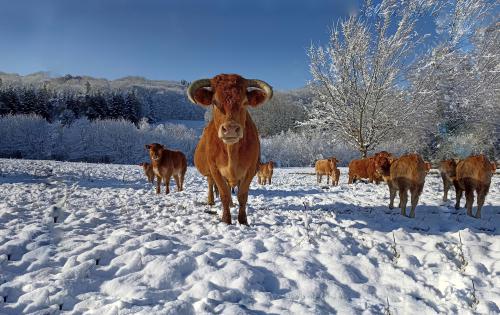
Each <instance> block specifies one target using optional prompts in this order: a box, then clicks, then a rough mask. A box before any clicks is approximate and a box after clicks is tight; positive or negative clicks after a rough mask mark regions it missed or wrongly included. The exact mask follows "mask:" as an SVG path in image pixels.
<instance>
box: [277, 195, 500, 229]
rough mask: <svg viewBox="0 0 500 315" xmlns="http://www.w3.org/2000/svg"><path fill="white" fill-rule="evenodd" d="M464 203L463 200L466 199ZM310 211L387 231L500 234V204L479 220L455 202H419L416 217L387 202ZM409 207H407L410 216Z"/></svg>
mask: <svg viewBox="0 0 500 315" xmlns="http://www.w3.org/2000/svg"><path fill="white" fill-rule="evenodd" d="M462 203H463V201H462ZM304 209H305V208H304V205H299V204H294V205H289V206H287V207H286V209H283V210H286V211H304ZM306 210H307V211H324V212H326V213H332V214H335V217H336V220H337V221H340V222H342V221H345V222H346V223H347V222H348V225H349V226H350V227H352V228H356V229H360V230H361V229H370V230H376V231H380V232H384V233H389V232H392V231H394V230H398V229H401V230H404V231H406V232H411V233H420V234H427V235H442V234H445V233H455V232H458V231H461V230H464V229H470V230H472V231H475V232H478V233H485V234H489V235H500V221H499V220H498V217H499V215H500V207H499V206H492V205H485V206H484V207H483V209H482V218H481V219H476V218H473V217H470V216H468V215H467V214H466V210H465V208H463V207H462V208H460V209H458V210H456V209H455V208H454V207H453V205H452V204H451V202H448V204H444V205H438V206H436V205H417V208H416V209H415V218H409V217H405V216H403V215H402V214H401V210H400V209H399V208H397V207H395V208H394V209H392V210H391V209H389V207H388V206H387V205H385V206H384V205H380V206H359V205H353V204H349V203H345V202H334V203H332V204H326V205H325V204H322V205H311V206H308V207H307V208H306ZM408 213H409V209H408V206H407V215H408Z"/></svg>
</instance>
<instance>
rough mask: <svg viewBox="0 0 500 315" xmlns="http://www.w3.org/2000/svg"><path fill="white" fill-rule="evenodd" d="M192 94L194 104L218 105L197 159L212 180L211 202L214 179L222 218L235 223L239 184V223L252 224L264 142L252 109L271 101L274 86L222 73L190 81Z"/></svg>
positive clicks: (196, 153)
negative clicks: (252, 196) (233, 202)
mask: <svg viewBox="0 0 500 315" xmlns="http://www.w3.org/2000/svg"><path fill="white" fill-rule="evenodd" d="M187 94H188V97H189V100H190V101H191V102H193V103H195V104H199V105H203V106H210V105H213V112H212V114H213V115H212V119H211V121H210V122H209V123H208V125H207V127H206V128H205V130H203V134H202V136H201V139H200V141H199V143H198V145H197V147H196V151H195V159H194V164H195V166H196V168H197V169H198V170H199V171H200V173H201V174H202V175H203V176H206V177H207V180H208V203H209V204H210V203H212V204H213V185H214V183H215V185H216V186H217V188H218V190H219V193H220V198H221V201H222V207H223V212H222V221H223V222H225V223H227V224H231V213H230V211H229V207H230V199H231V191H230V187H233V186H238V201H239V213H238V222H239V223H240V224H248V222H247V215H246V204H247V200H248V190H249V187H250V183H251V182H252V179H253V177H254V176H255V174H256V173H257V167H258V162H259V155H260V142H259V135H258V133H257V128H256V126H255V124H254V122H253V120H252V118H251V117H250V114H249V113H248V111H247V108H248V106H252V107H255V106H258V105H261V104H263V103H265V102H267V101H268V100H269V99H270V98H271V97H272V95H273V92H272V88H271V86H269V85H268V84H267V83H265V82H263V81H260V80H247V79H245V78H243V77H241V76H239V75H237V74H220V75H217V76H215V77H213V78H212V79H202V80H197V81H195V82H193V83H191V85H190V86H189V88H188V90H187ZM228 184H229V185H228Z"/></svg>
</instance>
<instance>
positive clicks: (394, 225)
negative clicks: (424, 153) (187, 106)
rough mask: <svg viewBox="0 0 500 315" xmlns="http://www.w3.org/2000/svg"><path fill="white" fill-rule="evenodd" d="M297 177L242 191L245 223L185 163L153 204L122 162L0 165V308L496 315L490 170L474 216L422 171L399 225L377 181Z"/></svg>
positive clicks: (135, 172)
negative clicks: (416, 194)
mask: <svg viewBox="0 0 500 315" xmlns="http://www.w3.org/2000/svg"><path fill="white" fill-rule="evenodd" d="M312 171H313V169H312V168H283V169H281V168H280V169H276V170H275V172H274V177H273V185H271V186H264V187H262V186H258V185H257V184H256V181H254V183H253V184H252V187H251V193H250V196H249V209H248V219H249V222H250V226H249V227H246V226H239V225H236V224H235V225H231V226H226V225H224V224H222V223H219V216H220V210H219V207H220V204H219V203H217V205H216V206H215V207H214V208H212V210H217V211H218V214H219V216H217V215H213V214H210V213H207V210H210V208H209V207H208V206H207V205H206V204H205V201H206V200H205V198H206V182H205V180H204V179H203V178H202V177H201V176H200V175H199V174H198V173H197V171H196V169H194V168H192V167H190V168H189V169H188V173H187V176H186V184H185V187H186V190H185V191H183V192H176V191H175V190H174V192H172V193H171V194H169V195H165V194H163V193H162V194H161V195H156V194H155V193H154V189H153V187H152V186H151V185H150V184H148V183H147V181H146V178H145V176H144V175H143V173H142V170H141V168H140V167H137V166H133V165H130V166H129V165H104V164H87V163H68V162H55V161H29V160H7V159H3V160H0V314H26V313H33V314H57V313H59V312H60V309H61V310H62V311H67V312H71V313H77V314H81V313H88V314H213V313H219V314H264V313H273V314H327V313H338V314H374V313H379V314H380V313H384V312H386V311H387V310H389V311H390V313H391V314H409V313H412V314H433V313H445V314H449V313H460V314H473V313H476V312H477V313H481V314H488V313H490V314H494V313H498V312H500V309H499V308H500V277H499V275H500V238H499V236H498V234H499V232H500V220H498V218H499V215H500V193H499V192H500V184H499V183H500V180H499V178H498V176H495V177H494V178H493V182H492V185H491V188H490V193H489V195H488V196H487V198H486V203H485V207H484V208H483V212H482V214H483V217H482V218H481V219H474V218H470V217H467V216H466V215H465V210H464V209H463V208H462V209H460V210H458V211H456V210H455V209H454V208H453V202H452V201H448V202H442V201H441V198H442V184H441V182H440V179H439V177H438V174H437V173H436V172H435V170H433V172H431V174H429V175H428V177H427V179H426V184H425V188H424V192H423V195H422V197H421V201H420V203H419V206H418V207H417V210H416V218H415V219H409V218H406V217H402V216H401V215H400V214H399V213H398V211H399V210H398V209H394V210H389V209H388V208H387V204H388V189H387V187H386V186H385V185H379V186H376V185H371V184H364V183H357V184H354V185H347V183H346V181H347V179H346V169H345V168H341V173H342V176H341V184H340V186H338V187H330V188H328V189H326V188H323V187H322V186H321V185H318V184H316V182H315V180H316V178H315V176H313V175H311V174H310V173H311V172H312ZM174 187H175V186H174ZM163 191H164V190H163ZM450 195H451V197H452V198H454V193H453V192H452V193H450ZM233 198H234V200H235V201H236V198H235V197H234V196H233ZM463 204H464V201H462V205H463ZM232 214H233V221H236V214H237V210H236V209H233V213H232ZM393 235H394V239H395V241H396V244H395V245H394V242H393ZM460 239H461V241H462V243H463V245H460ZM472 283H474V286H475V292H474V290H473V288H472ZM4 300H5V301H4Z"/></svg>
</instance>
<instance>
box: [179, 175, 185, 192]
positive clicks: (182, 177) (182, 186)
mask: <svg viewBox="0 0 500 315" xmlns="http://www.w3.org/2000/svg"><path fill="white" fill-rule="evenodd" d="M180 177H181V190H184V179H185V177H186V172H182V173H181V175H180Z"/></svg>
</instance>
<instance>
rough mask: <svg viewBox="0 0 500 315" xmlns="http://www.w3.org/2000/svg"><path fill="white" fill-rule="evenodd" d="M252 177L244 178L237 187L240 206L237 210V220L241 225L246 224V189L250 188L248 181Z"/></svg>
mask: <svg viewBox="0 0 500 315" xmlns="http://www.w3.org/2000/svg"><path fill="white" fill-rule="evenodd" d="M251 181H252V177H250V178H246V179H244V180H243V181H242V182H241V183H240V185H239V187H238V203H239V204H240V208H239V211H238V222H239V223H240V224H243V225H248V221H247V212H246V207H247V200H248V190H249V189H250V182H251Z"/></svg>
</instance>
